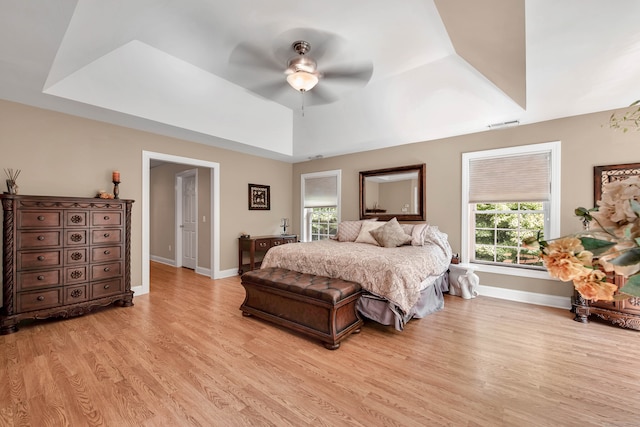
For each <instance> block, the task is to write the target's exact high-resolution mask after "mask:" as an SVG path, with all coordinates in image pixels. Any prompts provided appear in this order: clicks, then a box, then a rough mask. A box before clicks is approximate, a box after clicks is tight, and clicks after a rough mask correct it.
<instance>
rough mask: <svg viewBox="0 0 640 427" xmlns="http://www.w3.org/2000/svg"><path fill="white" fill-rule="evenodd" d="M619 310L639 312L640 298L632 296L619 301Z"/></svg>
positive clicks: (632, 312)
mask: <svg viewBox="0 0 640 427" xmlns="http://www.w3.org/2000/svg"><path fill="white" fill-rule="evenodd" d="M620 311H624V312H625V313H631V314H640V298H638V297H633V298H629V299H625V300H622V301H620Z"/></svg>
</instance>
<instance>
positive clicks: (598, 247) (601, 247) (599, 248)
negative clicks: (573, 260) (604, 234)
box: [580, 237, 616, 255]
mask: <svg viewBox="0 0 640 427" xmlns="http://www.w3.org/2000/svg"><path fill="white" fill-rule="evenodd" d="M580 241H581V242H582V246H583V247H584V249H585V250H587V251H590V252H593V254H594V255H601V254H602V253H604V252H606V251H607V250H609V249H610V248H611V247H613V246H615V245H616V243H615V242H610V241H608V240H601V239H594V238H593V237H580Z"/></svg>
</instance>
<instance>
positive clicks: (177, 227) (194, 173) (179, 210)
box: [175, 169, 200, 271]
mask: <svg viewBox="0 0 640 427" xmlns="http://www.w3.org/2000/svg"><path fill="white" fill-rule="evenodd" d="M187 176H193V177H194V179H195V182H196V251H195V252H196V266H195V268H194V269H193V270H194V271H197V270H198V224H199V218H200V216H199V214H198V196H197V194H198V169H187V170H185V171H182V172H178V173H176V183H175V185H176V206H175V208H176V215H175V218H176V223H175V234H176V237H175V247H176V250H175V257H176V267H182V250H183V248H182V227H180V225H181V224H182V222H183V221H182V206H183V205H182V197H183V193H182V179H183V178H184V177H187Z"/></svg>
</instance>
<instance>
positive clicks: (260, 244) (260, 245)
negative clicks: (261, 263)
mask: <svg viewBox="0 0 640 427" xmlns="http://www.w3.org/2000/svg"><path fill="white" fill-rule="evenodd" d="M270 247H271V239H256V250H261V251H266V250H267V249H269V248H270Z"/></svg>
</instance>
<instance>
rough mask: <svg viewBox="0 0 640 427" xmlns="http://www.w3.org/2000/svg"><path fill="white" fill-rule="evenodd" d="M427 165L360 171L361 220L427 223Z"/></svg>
mask: <svg viewBox="0 0 640 427" xmlns="http://www.w3.org/2000/svg"><path fill="white" fill-rule="evenodd" d="M425 176H426V164H421V165H411V166H400V167H397V168H387V169H377V170H370V171H364V172H360V219H370V218H378V219H380V220H381V221H388V220H390V219H391V218H393V217H396V218H397V219H398V221H425V220H426V219H427V217H426V212H425Z"/></svg>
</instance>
